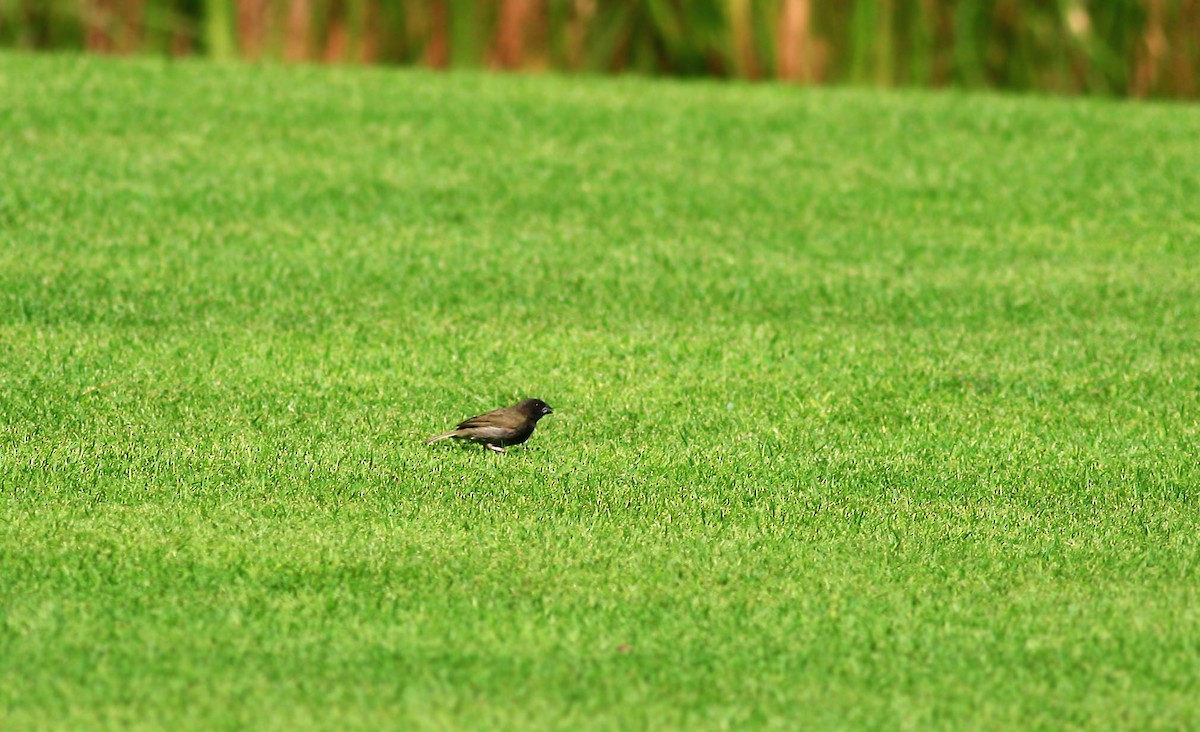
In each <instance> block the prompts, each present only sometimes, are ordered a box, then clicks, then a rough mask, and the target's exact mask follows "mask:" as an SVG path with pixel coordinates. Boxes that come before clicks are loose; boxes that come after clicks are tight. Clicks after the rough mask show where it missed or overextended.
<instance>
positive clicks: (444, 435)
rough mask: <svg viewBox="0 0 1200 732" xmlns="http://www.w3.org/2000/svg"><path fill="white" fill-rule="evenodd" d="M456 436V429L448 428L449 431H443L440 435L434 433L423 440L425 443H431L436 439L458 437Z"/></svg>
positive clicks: (457, 432)
mask: <svg viewBox="0 0 1200 732" xmlns="http://www.w3.org/2000/svg"><path fill="white" fill-rule="evenodd" d="M458 436H459V431H458V430H450V431H449V432H443V433H442V434H440V435H434V436H433V437H430V438H429V439H428V440H425V444H426V445H431V444H433V443H435V442H437V441H438V440H444V439H446V438H447V437H458Z"/></svg>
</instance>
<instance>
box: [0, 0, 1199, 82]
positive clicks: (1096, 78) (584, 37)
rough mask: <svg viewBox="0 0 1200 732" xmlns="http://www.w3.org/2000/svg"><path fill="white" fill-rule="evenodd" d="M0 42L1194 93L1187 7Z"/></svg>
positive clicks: (202, 12) (156, 28)
mask: <svg viewBox="0 0 1200 732" xmlns="http://www.w3.org/2000/svg"><path fill="white" fill-rule="evenodd" d="M0 46H6V47H15V48H21V49H86V50H89V51H95V52H99V53H115V54H129V53H155V54H171V55H203V56H209V57H213V58H217V59H227V58H233V57H238V58H244V59H250V60H258V59H270V60H282V61H322V62H334V63H386V64H422V65H426V66H432V67H436V68H445V67H486V68H496V69H522V70H543V69H554V70H562V71H585V72H622V71H634V72H639V73H648V74H670V75H679V76H701V75H704V76H716V77H736V78H742V79H780V80H786V81H791V82H797V83H804V84H826V83H851V84H872V85H882V86H935V87H941V86H962V87H996V88H1002V89H1014V90H1039V91H1049V92H1060V93H1099V94H1115V95H1131V96H1137V97H1178V98H1195V97H1196V96H1197V91H1198V80H1197V75H1198V67H1200V0H1103V1H1102V0H1092V1H1089V0H0Z"/></svg>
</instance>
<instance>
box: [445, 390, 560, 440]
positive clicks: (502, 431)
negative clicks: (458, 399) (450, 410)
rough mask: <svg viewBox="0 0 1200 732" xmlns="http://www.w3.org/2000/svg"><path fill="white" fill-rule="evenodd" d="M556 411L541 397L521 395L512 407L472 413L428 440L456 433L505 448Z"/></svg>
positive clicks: (531, 432) (465, 438)
mask: <svg viewBox="0 0 1200 732" xmlns="http://www.w3.org/2000/svg"><path fill="white" fill-rule="evenodd" d="M553 413H554V410H553V409H551V408H550V405H549V404H547V403H545V402H543V401H542V400H541V399H522V400H521V401H519V402H517V403H516V404H514V405H512V406H511V407H505V408H503V409H497V410H495V411H492V412H488V413H487V414H481V415H479V416H478V417H471V418H470V419H468V420H466V421H465V422H463V423H462V424H460V425H458V427H456V428H454V429H452V430H450V431H449V432H443V433H442V434H440V435H434V436H433V437H430V438H429V439H428V440H425V444H426V445H428V444H429V443H431V442H437V441H438V440H444V439H446V438H447V437H456V438H458V439H460V440H472V441H474V442H478V443H480V444H481V445H484V446H486V447H487V449H489V450H495V451H496V452H504V448H506V447H508V446H509V445H520V444H521V443H522V442H524V441H525V440H528V439H529V436H530V435H532V434H533V428H534V427H537V423H538V420H539V419H541V418H542V417H545V416H546V415H547V414H553Z"/></svg>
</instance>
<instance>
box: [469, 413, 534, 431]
mask: <svg viewBox="0 0 1200 732" xmlns="http://www.w3.org/2000/svg"><path fill="white" fill-rule="evenodd" d="M521 421H522V418H521V415H519V414H515V413H514V412H513V411H512V410H511V409H508V408H505V409H496V410H494V411H491V412H488V413H487V414H480V415H479V416H477V417H471V418H470V419H468V420H465V421H464V422H462V423H461V424H459V425H458V429H460V430H465V429H480V428H488V427H495V428H497V429H508V430H511V429H516V428H517V427H519V426H520V424H521Z"/></svg>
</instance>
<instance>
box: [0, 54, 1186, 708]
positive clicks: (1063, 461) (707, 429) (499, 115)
mask: <svg viewBox="0 0 1200 732" xmlns="http://www.w3.org/2000/svg"><path fill="white" fill-rule="evenodd" d="M0 100H3V101H2V103H0V163H2V167H0V170H2V175H0V612H2V623H0V723H2V724H0V726H3V727H4V728H5V729H56V728H57V729H83V728H88V729H98V728H122V729H125V728H166V729H183V728H192V729H246V728H254V729H288V730H291V729H304V728H317V727H323V728H327V729H329V728H332V729H380V728H395V729H446V728H469V729H514V730H518V729H519V730H528V729H541V728H559V729H593V728H594V729H685V728H686V729H718V728H736V729H797V728H816V729H821V728H828V729H846V728H869V729H878V728H881V729H899V728H908V729H953V730H958V729H1022V730H1024V729H1031V728H1033V729H1036V728H1043V729H1055V730H1057V729H1063V728H1084V727H1087V728H1103V729H1114V728H1126V729H1136V730H1144V729H1150V728H1155V727H1159V728H1176V729H1177V728H1187V727H1196V726H1200V707H1197V705H1196V704H1195V699H1196V693H1197V690H1198V689H1200V580H1198V579H1197V578H1198V577H1200V467H1198V461H1197V444H1198V441H1200V417H1198V415H1200V206H1198V205H1197V197H1198V196H1200V166H1197V165H1196V164H1195V163H1196V160H1198V159H1200V108H1197V107H1195V106H1166V105H1134V104H1122V103H1114V102H1107V101H1086V102H1084V101H1072V102H1065V101H1053V100H1045V99H1036V98H1008V97H996V96H968V95H960V94H932V93H908V94H883V93H876V92H867V91H799V90H795V89H787V88H779V87H771V86H753V87H752V86H741V85H733V86H719V85H715V84H709V83H684V84H681V83H663V82H650V81H643V80H633V79H625V80H594V79H564V78H553V77H551V78H513V77H504V78H499V77H490V76H482V75H474V74H452V75H435V74H431V73H396V72H385V71H364V70H351V69H345V70H341V69H306V68H289V69H285V68H274V67H269V66H268V67H251V66H221V65H217V66H212V65H204V64H199V63H174V64H173V63H166V62H153V61H138V62H117V61H103V60H96V59H77V58H66V57H59V58H33V57H25V56H14V55H5V56H0ZM522 396H537V397H541V398H544V399H546V400H547V401H548V402H550V403H551V404H552V405H554V407H555V408H556V413H555V414H554V415H553V416H552V417H550V418H548V419H547V420H545V421H543V423H542V426H541V427H540V428H539V430H538V432H537V433H536V434H535V435H534V437H533V439H532V440H531V441H530V442H529V443H527V444H526V445H525V446H524V447H521V448H514V449H512V450H510V452H509V454H508V455H495V454H490V453H487V452H486V451H483V450H481V449H471V450H467V449H455V448H454V447H453V446H450V445H447V444H445V443H439V444H438V445H435V446H431V447H425V446H423V445H421V442H420V441H421V439H422V438H424V437H426V436H428V435H431V434H433V433H435V432H438V431H441V430H443V429H446V428H447V427H448V426H450V425H452V424H453V423H454V422H455V421H457V420H459V419H461V418H464V417H467V416H470V415H471V414H475V413H477V412H479V411H483V410H486V409H489V408H492V407H495V406H499V405H502V404H505V403H509V402H511V401H514V400H516V399H517V398H518V397H522Z"/></svg>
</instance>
